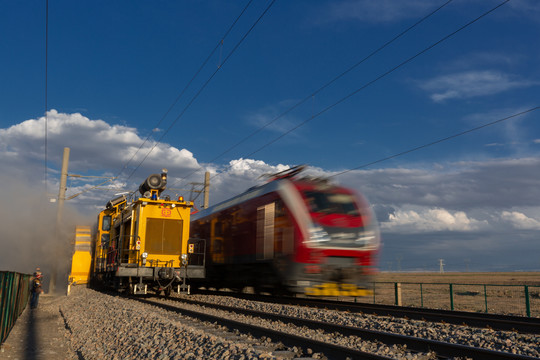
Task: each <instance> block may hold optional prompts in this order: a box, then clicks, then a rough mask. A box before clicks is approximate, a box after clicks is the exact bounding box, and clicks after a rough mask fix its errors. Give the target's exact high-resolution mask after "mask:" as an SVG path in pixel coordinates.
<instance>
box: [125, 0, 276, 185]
mask: <svg viewBox="0 0 540 360" xmlns="http://www.w3.org/2000/svg"><path fill="white" fill-rule="evenodd" d="M275 2H276V0H272V1H271V2H270V4H269V5H268V6H267V7H266V8H265V9H264V11H263V12H262V13H261V15H260V16H259V17H258V18H257V20H256V21H255V22H254V23H253V25H251V27H250V28H249V30H248V31H247V32H246V33H245V34H244V35H243V36H242V38H241V39H240V40H239V41H238V42H237V43H236V45H235V46H234V47H233V49H232V50H231V51H230V52H229V54H228V55H227V56H226V57H225V59H223V61H222V62H221V64H220V66H219V67H218V68H217V69H216V70H215V71H214V72H213V73H212V74H211V75H210V77H209V78H208V79H207V80H206V82H205V83H204V84H203V85H202V86H201V87H200V89H199V90H198V91H197V92H196V93H195V95H194V96H193V97H192V98H191V100H190V101H189V102H188V104H187V105H186V106H185V107H184V109H183V110H182V111H181V112H180V114H179V115H178V116H177V117H176V118H175V119H174V120H173V122H172V123H171V124H170V125H169V127H168V128H167V129H166V130H165V131H164V132H163V134H162V135H161V136H160V137H159V139H158V140H157V141H156V143H155V144H154V145H153V146H152V148H151V149H150V150H149V151H148V152H147V153H146V155H145V156H144V158H143V159H142V160H141V161H140V163H139V164H138V165H137V166H136V167H135V168H134V169H133V171H132V172H131V173H130V174H129V176H128V177H127V179H129V178H131V176H133V174H134V173H135V172H136V171H137V169H138V168H139V167H140V166H141V165H142V164H143V163H144V162H145V161H146V159H147V158H148V156H150V153H152V151H153V150H154V149H155V148H156V146H157V145H158V144H159V143H160V142H161V140H162V139H163V138H164V137H165V136H166V135H167V134H168V133H169V131H171V129H172V128H173V127H174V125H176V123H177V122H178V120H179V119H180V118H181V117H182V116H183V115H184V114H185V113H186V111H187V110H188V109H189V108H190V107H191V105H192V104H193V103H194V102H195V100H196V99H197V98H198V97H199V95H200V94H201V93H202V91H203V90H204V89H205V88H206V86H208V84H209V83H210V81H212V79H213V78H214V77H215V76H216V74H217V73H218V71H219V70H221V69H222V68H223V65H225V63H226V62H227V60H229V58H230V57H231V56H232V55H233V54H234V53H235V52H236V50H237V49H238V48H239V47H240V45H241V44H242V43H243V42H244V40H245V39H246V38H247V36H248V35H249V34H250V33H251V32H252V31H253V29H254V28H255V26H257V24H258V23H259V22H260V21H261V20H262V18H263V17H264V16H265V15H266V13H267V12H268V11H269V10H270V8H271V7H272V5H274V3H275ZM127 179H126V180H127Z"/></svg>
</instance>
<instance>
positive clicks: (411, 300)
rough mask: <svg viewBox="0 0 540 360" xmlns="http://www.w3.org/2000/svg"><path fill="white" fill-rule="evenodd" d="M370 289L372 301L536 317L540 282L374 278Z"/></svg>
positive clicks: (538, 308) (539, 313)
mask: <svg viewBox="0 0 540 360" xmlns="http://www.w3.org/2000/svg"><path fill="white" fill-rule="evenodd" d="M373 290H374V291H373V297H372V299H371V300H372V302H373V303H374V304H386V305H401V306H410V307H420V308H430V309H445V310H457V311H470V312H483V313H493V314H505V315H516V316H527V317H540V285H492V284H441V283H407V282H402V283H395V282H375V283H373ZM359 301H364V302H367V301H370V299H369V298H365V299H362V300H359Z"/></svg>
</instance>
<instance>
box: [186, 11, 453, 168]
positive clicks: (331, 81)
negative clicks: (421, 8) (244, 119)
mask: <svg viewBox="0 0 540 360" xmlns="http://www.w3.org/2000/svg"><path fill="white" fill-rule="evenodd" d="M452 1H453V0H448V1H446V2H445V3H444V4H442V5H441V6H439V7H438V8H436V9H435V10H433V11H431V12H430V13H429V14H427V15H425V16H423V17H422V18H421V19H419V20H418V21H416V22H415V23H414V24H412V25H411V26H409V27H408V28H407V29H405V30H403V31H402V32H400V33H399V34H398V35H396V36H394V37H393V38H392V39H390V40H388V41H387V42H385V43H384V44H383V45H381V46H379V47H378V48H377V49H375V50H373V51H372V52H371V53H369V54H368V55H367V56H365V57H364V58H362V59H361V60H360V61H358V62H357V63H355V64H354V65H352V66H351V67H349V68H348V69H347V70H345V71H343V72H342V73H340V74H339V75H337V76H335V77H334V78H332V79H331V80H330V81H328V82H326V83H325V84H324V85H322V86H321V87H319V88H318V89H317V90H315V91H314V92H312V93H311V94H309V95H308V96H306V97H304V98H303V99H302V100H300V101H298V102H297V103H296V104H294V105H293V106H291V107H289V108H288V109H287V110H285V111H284V112H282V113H281V114H279V115H278V116H276V117H275V118H273V119H272V120H271V121H269V122H267V123H266V124H264V125H263V126H261V127H259V128H258V129H257V130H255V131H253V132H252V133H251V134H249V135H248V136H246V137H244V138H243V139H241V140H240V141H238V142H237V143H235V144H234V145H232V146H231V147H229V148H228V149H226V150H225V151H223V152H222V153H221V154H219V155H217V156H216V157H214V158H213V159H211V160H210V162H214V161H215V160H217V159H219V158H220V157H222V156H223V155H225V154H227V153H229V152H230V151H231V150H233V149H235V148H236V147H238V146H239V145H241V144H243V143H244V142H246V141H247V140H248V139H250V138H252V137H253V136H255V135H257V134H258V133H259V132H261V131H262V130H264V129H265V128H267V127H268V126H270V125H272V124H273V123H275V122H276V121H277V120H279V119H281V118H282V117H284V116H285V115H287V114H288V113H290V112H291V111H293V110H294V109H296V108H297V107H299V106H300V105H302V104H304V103H305V102H306V101H308V100H309V99H310V98H311V99H314V97H315V95H317V94H319V93H320V92H321V91H323V90H324V89H326V88H327V87H329V86H330V85H332V84H333V83H334V82H336V81H337V80H339V79H340V78H342V77H343V76H345V75H347V74H348V73H350V72H351V71H352V70H354V69H355V68H357V67H358V66H360V65H361V64H362V63H364V62H365V61H367V60H369V59H370V58H371V57H373V56H374V55H376V54H377V53H379V52H380V51H382V50H383V49H384V48H386V47H387V46H389V45H390V44H392V43H393V42H395V41H396V40H398V39H399V38H401V37H402V36H403V35H405V34H406V33H408V32H409V31H410V30H412V29H414V28H415V27H416V26H418V25H419V24H421V23H422V22H424V21H425V20H426V19H428V18H429V17H431V16H432V15H434V14H435V13H437V12H438V11H439V10H441V9H443V8H444V7H445V6H447V5H448V4H450V3H451V2H452ZM199 170H200V169H199ZM199 170H197V171H199ZM191 175H193V173H192V174H189V175H188V176H186V177H189V176H191Z"/></svg>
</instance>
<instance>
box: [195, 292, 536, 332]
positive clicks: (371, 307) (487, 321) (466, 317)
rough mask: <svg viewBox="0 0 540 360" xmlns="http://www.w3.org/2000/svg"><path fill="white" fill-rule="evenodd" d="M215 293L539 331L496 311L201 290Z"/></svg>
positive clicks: (526, 320) (525, 320)
mask: <svg viewBox="0 0 540 360" xmlns="http://www.w3.org/2000/svg"><path fill="white" fill-rule="evenodd" d="M204 294H211V295H217V296H232V297H236V298H239V299H245V300H250V301H260V302H267V303H272V304H284V305H294V306H307V307H312V308H316V309H333V310H338V311H348V312H352V313H362V314H373V315H378V316H393V317H400V318H406V319H416V320H423V321H432V322H441V323H447V324H456V325H467V326H471V327H479V328H489V329H493V330H501V331H516V332H519V333H526V334H540V318H534V317H532V318H528V317H521V316H508V315H497V314H485V313H473V312H466V311H449V310H437V309H426V308H413V307H403V306H392V305H379V304H368V303H355V302H347V301H337V300H322V299H314V298H299V297H275V296H265V295H252V294H234V293H223V292H214V291H210V292H204Z"/></svg>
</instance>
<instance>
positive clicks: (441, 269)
mask: <svg viewBox="0 0 540 360" xmlns="http://www.w3.org/2000/svg"><path fill="white" fill-rule="evenodd" d="M439 272H440V273H441V274H444V259H439Z"/></svg>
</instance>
